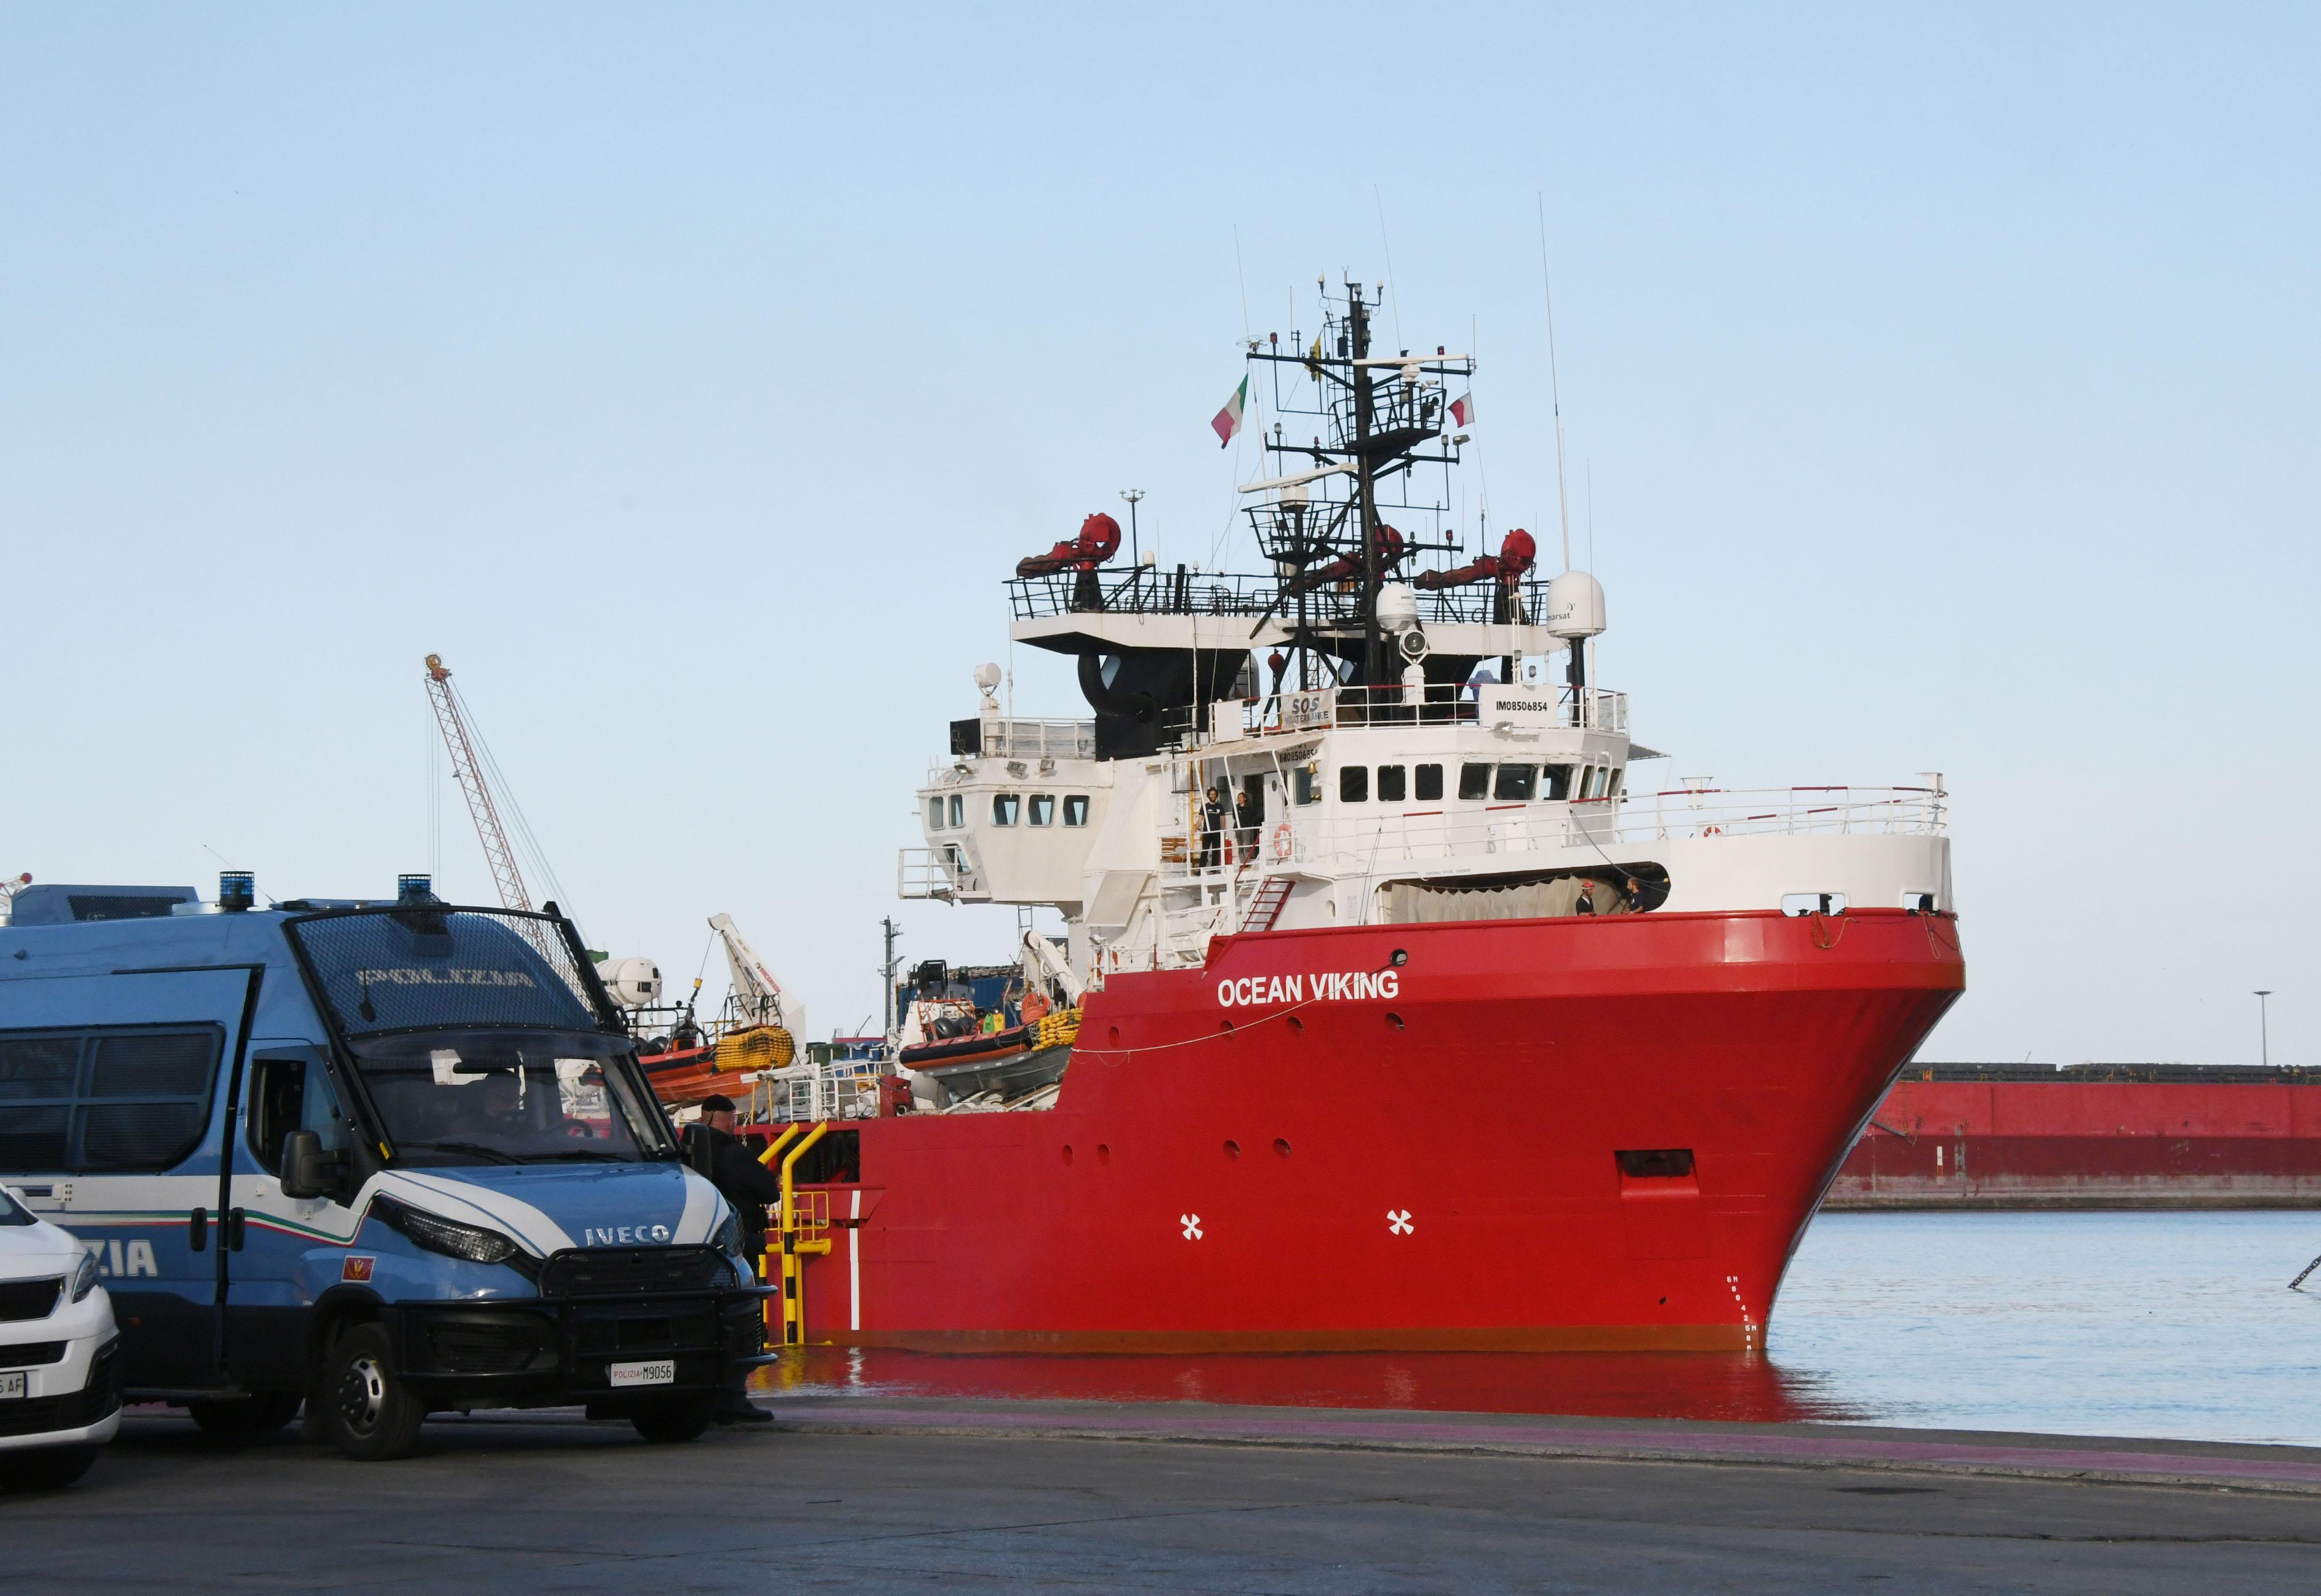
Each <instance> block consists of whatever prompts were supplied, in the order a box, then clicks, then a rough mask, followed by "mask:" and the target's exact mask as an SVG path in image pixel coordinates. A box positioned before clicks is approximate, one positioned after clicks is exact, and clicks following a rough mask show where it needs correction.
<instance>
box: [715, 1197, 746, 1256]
mask: <svg viewBox="0 0 2321 1596" xmlns="http://www.w3.org/2000/svg"><path fill="white" fill-rule="evenodd" d="M709 1245H710V1246H712V1247H715V1248H716V1249H717V1250H718V1251H719V1252H721V1253H724V1255H725V1256H728V1257H738V1256H741V1252H742V1216H741V1215H740V1214H739V1213H736V1212H735V1211H733V1210H732V1209H730V1208H729V1209H727V1210H726V1211H725V1220H724V1223H723V1224H721V1225H719V1226H718V1227H717V1233H716V1234H715V1235H714V1236H712V1237H711V1238H709Z"/></svg>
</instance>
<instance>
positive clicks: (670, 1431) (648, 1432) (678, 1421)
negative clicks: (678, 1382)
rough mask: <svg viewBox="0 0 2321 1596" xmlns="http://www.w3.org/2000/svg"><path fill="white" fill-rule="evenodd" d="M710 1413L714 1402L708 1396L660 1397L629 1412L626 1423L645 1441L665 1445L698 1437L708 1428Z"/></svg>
mask: <svg viewBox="0 0 2321 1596" xmlns="http://www.w3.org/2000/svg"><path fill="white" fill-rule="evenodd" d="M714 1411H715V1399H713V1398H710V1397H705V1396H699V1397H662V1398H660V1399H659V1400H658V1401H651V1402H648V1403H646V1404H645V1405H644V1406H642V1407H641V1408H639V1409H637V1410H636V1411H634V1412H633V1413H631V1414H630V1415H629V1422H630V1423H631V1424H633V1425H635V1426H636V1427H637V1434H639V1435H641V1436H642V1437H644V1438H645V1439H646V1440H648V1441H651V1442H653V1443H654V1444H655V1445H657V1446H669V1445H672V1444H674V1443H676V1442H678V1441H690V1440H696V1439H697V1438H699V1437H700V1435H701V1432H702V1431H703V1430H705V1429H707V1428H709V1420H710V1417H711V1414H712V1413H713V1412H714Z"/></svg>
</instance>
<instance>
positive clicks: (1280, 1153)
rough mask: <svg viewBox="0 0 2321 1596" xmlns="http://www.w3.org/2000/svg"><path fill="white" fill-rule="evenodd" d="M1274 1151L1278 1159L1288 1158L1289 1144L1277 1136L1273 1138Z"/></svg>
mask: <svg viewBox="0 0 2321 1596" xmlns="http://www.w3.org/2000/svg"><path fill="white" fill-rule="evenodd" d="M1273 1151H1274V1156H1276V1157H1280V1158H1287V1157H1288V1156H1289V1144H1288V1142H1287V1141H1285V1140H1283V1139H1282V1138H1280V1137H1278V1136H1277V1137H1275V1138H1273Z"/></svg>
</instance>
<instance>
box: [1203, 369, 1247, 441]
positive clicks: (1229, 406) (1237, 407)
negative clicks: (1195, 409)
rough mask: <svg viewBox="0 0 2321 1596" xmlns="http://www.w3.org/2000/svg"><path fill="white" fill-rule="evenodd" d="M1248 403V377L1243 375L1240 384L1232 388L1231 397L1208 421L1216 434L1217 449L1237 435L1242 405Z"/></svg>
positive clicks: (1239, 428) (1211, 429)
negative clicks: (1212, 418) (1214, 418)
mask: <svg viewBox="0 0 2321 1596" xmlns="http://www.w3.org/2000/svg"><path fill="white" fill-rule="evenodd" d="M1248 403H1249V378H1247V377H1245V376H1244V377H1242V379H1241V386H1239V387H1238V388H1235V389H1234V390H1233V397H1232V398H1230V399H1228V400H1226V401H1225V407H1224V409H1223V410H1221V411H1219V412H1217V416H1216V420H1215V421H1213V422H1210V423H1209V430H1210V431H1213V432H1215V434H1216V435H1217V447H1218V448H1219V449H1223V448H1224V447H1225V446H1226V445H1228V444H1230V443H1231V442H1232V441H1233V439H1234V438H1235V437H1236V436H1237V435H1239V433H1240V431H1241V412H1242V405H1244V404H1248Z"/></svg>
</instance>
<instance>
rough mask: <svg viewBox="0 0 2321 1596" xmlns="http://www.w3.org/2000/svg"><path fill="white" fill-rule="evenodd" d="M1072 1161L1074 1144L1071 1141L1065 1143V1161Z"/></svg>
mask: <svg viewBox="0 0 2321 1596" xmlns="http://www.w3.org/2000/svg"><path fill="white" fill-rule="evenodd" d="M1071 1161H1072V1144H1071V1143H1069V1142H1066V1143H1065V1144H1064V1162H1065V1163H1067V1164H1069V1163H1070V1162H1071Z"/></svg>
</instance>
